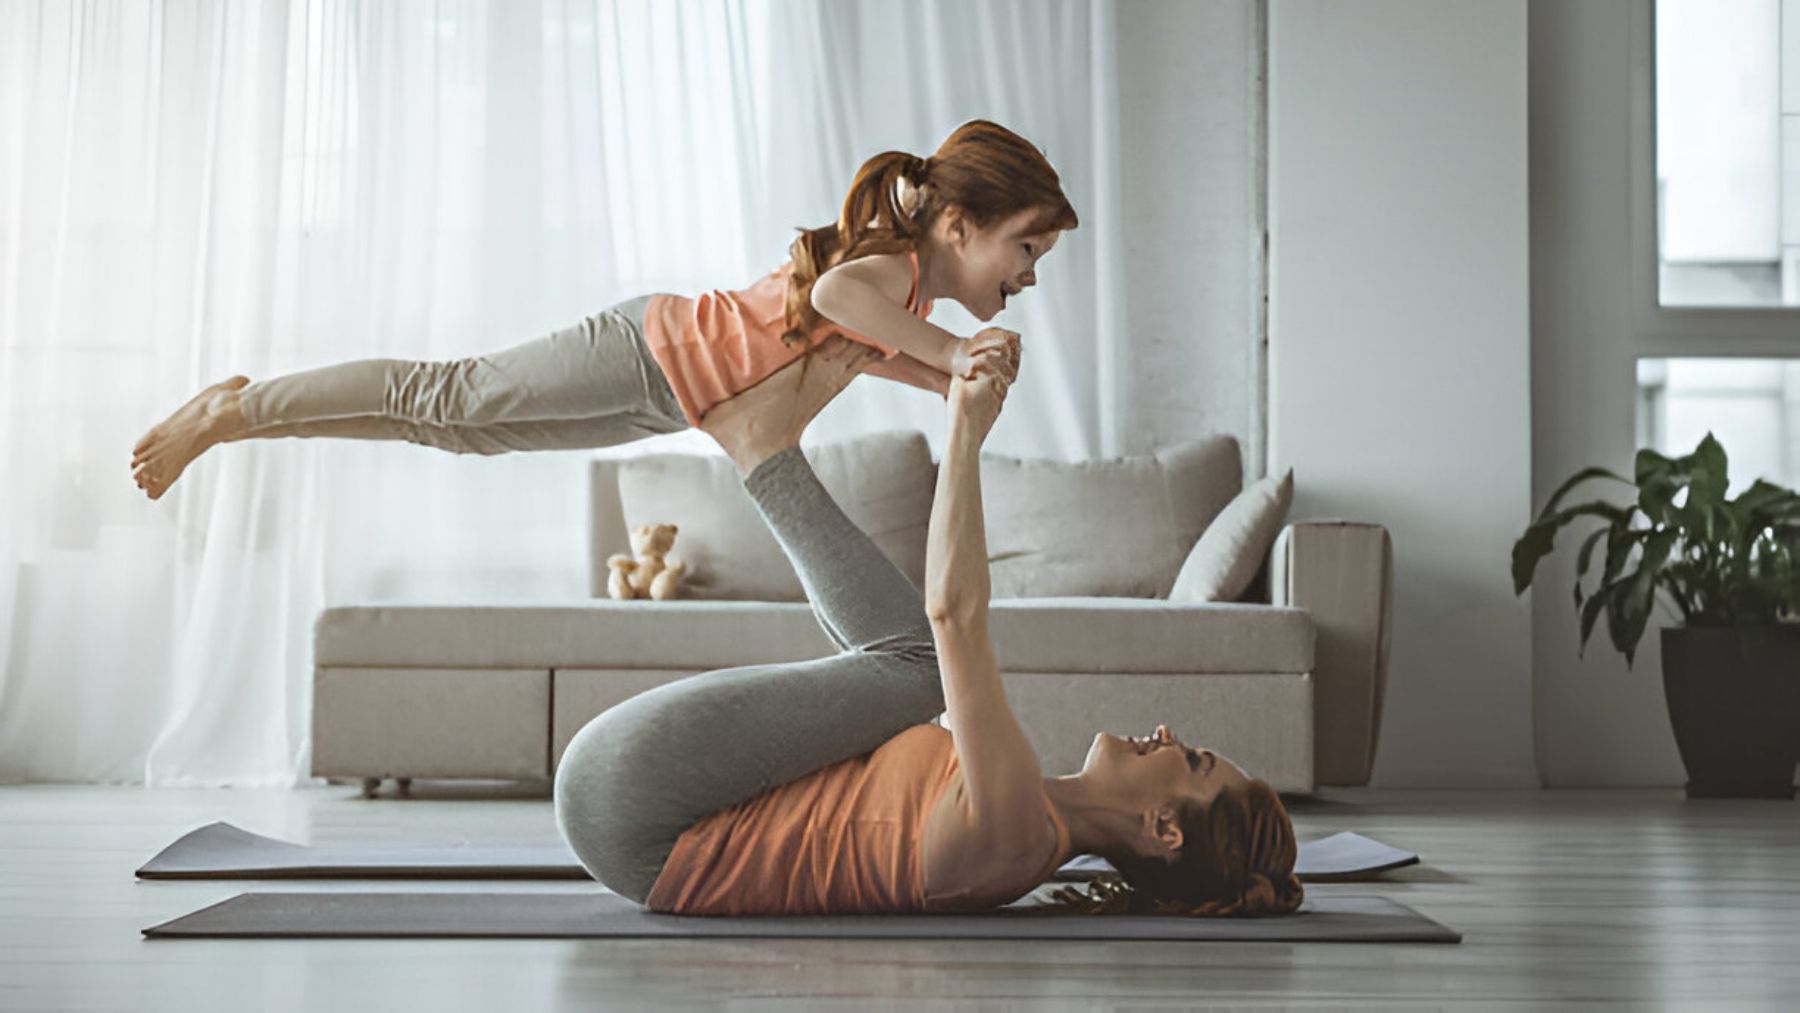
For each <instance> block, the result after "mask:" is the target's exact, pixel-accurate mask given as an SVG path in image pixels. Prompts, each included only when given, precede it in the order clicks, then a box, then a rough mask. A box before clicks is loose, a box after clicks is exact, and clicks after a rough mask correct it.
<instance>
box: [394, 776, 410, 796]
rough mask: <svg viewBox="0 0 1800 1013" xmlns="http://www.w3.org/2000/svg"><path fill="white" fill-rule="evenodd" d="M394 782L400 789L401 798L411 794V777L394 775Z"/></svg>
mask: <svg viewBox="0 0 1800 1013" xmlns="http://www.w3.org/2000/svg"><path fill="white" fill-rule="evenodd" d="M394 784H395V785H396V786H397V787H398V788H399V789H400V797H401V798H407V797H409V796H411V795H412V778H410V777H396V778H394Z"/></svg>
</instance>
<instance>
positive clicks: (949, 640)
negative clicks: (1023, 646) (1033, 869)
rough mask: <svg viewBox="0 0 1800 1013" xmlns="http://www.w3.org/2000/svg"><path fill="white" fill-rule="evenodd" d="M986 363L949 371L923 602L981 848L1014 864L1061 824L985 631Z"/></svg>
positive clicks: (1034, 857)
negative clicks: (1053, 822)
mask: <svg viewBox="0 0 1800 1013" xmlns="http://www.w3.org/2000/svg"><path fill="white" fill-rule="evenodd" d="M980 369H981V372H980V373H979V374H978V375H979V376H980V377H981V378H980V379H978V380H975V381H968V380H963V379H961V378H957V379H954V380H952V391H951V409H950V427H949V433H948V436H947V437H946V440H945V449H944V460H943V463H942V464H941V465H940V466H939V472H938V481H937V490H936V493H935V496H934V498H933V500H932V504H931V527H930V531H929V532H928V534H927V535H926V552H925V611H926V614H927V615H928V616H929V617H930V619H931V630H932V634H933V638H934V640H935V641H936V644H937V655H938V669H939V671H940V673H941V675H942V678H943V680H944V701H945V705H946V710H947V711H948V713H949V716H950V725H951V735H952V737H953V740H954V742H955V747H956V755H957V758H958V760H959V761H960V762H961V764H962V768H963V774H964V779H965V781H966V782H967V785H968V793H969V803H970V811H971V813H972V819H973V821H974V825H973V827H972V829H973V831H974V832H975V833H976V834H977V836H978V838H979V839H980V840H981V842H983V846H982V847H981V848H980V850H979V851H978V852H977V853H985V854H989V855H991V856H992V857H993V858H994V859H995V861H996V862H998V863H1000V864H1001V865H1002V866H1003V867H1009V866H1010V865H1011V863H1014V862H1022V863H1026V864H1029V863H1030V862H1033V861H1040V860H1042V858H1043V853H1044V851H1045V849H1046V846H1047V844H1046V840H1047V839H1051V838H1052V835H1053V833H1054V831H1053V830H1052V829H1051V827H1050V826H1049V824H1048V822H1047V821H1046V820H1045V818H1044V799H1043V778H1042V774H1041V772H1040V768H1039V764H1038V759H1037V756H1036V754H1035V753H1033V752H1032V749H1031V743H1030V742H1029V741H1028V740H1027V739H1026V737H1025V732H1024V729H1022V728H1020V727H1019V722H1018V719H1017V718H1016V717H1014V716H1013V712H1012V708H1011V707H1010V706H1009V705H1008V704H1007V702H1006V689H1005V687H1004V685H1003V684H1002V683H1001V681H1000V666H999V663H998V661H997V660H996V659H995V656H994V646H993V641H992V640H991V639H990V638H989V636H988V595H989V593H990V581H989V576H988V565H987V535H986V533H985V531H984V530H983V523H984V521H983V518H982V509H981V443H982V440H983V439H984V438H985V436H986V430H987V426H988V425H990V424H991V421H992V419H991V415H990V416H987V417H985V418H984V417H983V416H982V413H981V411H980V409H979V406H977V407H976V408H974V409H971V408H970V406H969V404H968V402H969V397H970V393H969V388H970V387H971V386H972V385H974V384H988V385H989V386H990V387H992V386H993V384H994V378H993V377H992V376H991V375H988V371H989V369H990V367H988V366H985V365H984V366H982V367H980ZM1002 389H1004V388H1003V386H1002ZM977 396H980V395H977ZM988 396H992V395H988ZM993 410H994V411H997V410H998V406H997V397H996V399H995V402H993Z"/></svg>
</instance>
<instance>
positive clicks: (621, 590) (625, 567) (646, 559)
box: [606, 524, 687, 601]
mask: <svg viewBox="0 0 1800 1013" xmlns="http://www.w3.org/2000/svg"><path fill="white" fill-rule="evenodd" d="M678 530H680V529H679V528H677V527H676V526H675V525H673V524H640V525H638V526H637V527H635V528H632V529H631V555H630V556H627V555H625V554H623V553H620V554H618V555H615V556H613V557H612V558H610V559H608V560H607V561H606V565H607V567H608V568H609V569H611V570H612V575H611V576H609V577H608V578H607V580H606V591H607V593H608V594H610V595H612V596H613V597H614V598H643V597H646V596H648V597H650V598H654V599H656V600H657V601H666V600H668V599H670V598H673V597H675V595H676V592H677V591H678V590H679V585H680V582H681V577H682V574H685V573H687V564H686V563H677V562H673V561H670V560H668V558H667V557H668V554H669V550H670V549H672V548H674V547H675V533H676V532H677V531H678ZM633 557H636V558H633Z"/></svg>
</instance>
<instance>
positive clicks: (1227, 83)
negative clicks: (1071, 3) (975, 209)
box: [1118, 0, 1264, 479]
mask: <svg viewBox="0 0 1800 1013" xmlns="http://www.w3.org/2000/svg"><path fill="white" fill-rule="evenodd" d="M1118 13H1119V21H1118V23H1119V56H1118V68H1119V87H1118V96H1119V111H1120V122H1119V145H1120V147H1121V149H1122V150H1124V151H1127V152H1137V153H1141V156H1142V157H1139V158H1136V159H1133V160H1132V161H1131V162H1129V163H1128V164H1127V165H1126V167H1125V178H1124V186H1123V194H1122V197H1123V201H1122V204H1121V209H1120V210H1121V215H1122V217H1123V219H1124V221H1123V225H1124V232H1125V251H1124V252H1125V257H1126V259H1127V261H1128V262H1129V264H1130V274H1129V278H1130V280H1129V282H1128V283H1127V286H1126V310H1125V312H1126V321H1127V326H1128V327H1129V328H1130V332H1131V338H1132V340H1131V346H1130V347H1131V350H1132V354H1133V357H1134V362H1133V363H1132V366H1131V376H1132V382H1133V387H1134V390H1133V394H1134V395H1135V396H1134V398H1133V399H1132V402H1131V404H1132V409H1131V412H1132V414H1131V415H1130V416H1129V417H1128V418H1127V419H1125V420H1124V425H1123V427H1122V430H1121V431H1122V433H1124V434H1125V436H1124V443H1125V449H1126V451H1127V452H1130V453H1141V452H1144V451H1148V450H1153V449H1155V448H1157V447H1162V446H1167V445H1168V444H1170V443H1174V442H1177V441H1180V440H1184V439H1191V438H1193V437H1194V436H1196V435H1204V434H1207V433H1229V434H1231V435H1232V436H1236V437H1237V438H1238V442H1239V444H1240V445H1241V447H1242V448H1243V452H1244V465H1245V472H1246V474H1247V476H1248V477H1249V478H1251V479H1254V478H1256V477H1257V476H1259V475H1260V474H1261V465H1262V460H1263V454H1262V451H1263V448H1262V440H1263V437H1262V428H1263V426H1262V417H1261V416H1262V404H1261V397H1262V395H1261V381H1262V361H1261V360H1262V354H1261V349H1260V340H1259V335H1258V322H1257V316H1258V314H1257V299H1258V296H1259V295H1260V292H1261V285H1262V280H1263V279H1262V266H1261V264H1260V263H1259V261H1258V259H1257V251H1258V250H1259V249H1260V246H1261V235H1262V228H1263V222H1262V217H1261V211H1260V206H1259V203H1258V197H1257V194H1258V190H1259V187H1260V184H1261V181H1262V179H1261V177H1262V169H1263V167H1262V149H1263V143H1264V142H1263V137H1262V129H1263V124H1262V113H1261V94H1260V91H1261V86H1260V74H1261V71H1262V68H1261V60H1260V49H1261V46H1262V38H1261V34H1262V32H1261V25H1260V14H1259V11H1258V5H1257V4H1255V3H1253V2H1251V0H1219V2H1208V3H1194V2H1192V0H1129V2H1125V3H1121V4H1120V5H1119V7H1118Z"/></svg>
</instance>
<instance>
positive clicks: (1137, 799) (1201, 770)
mask: <svg viewBox="0 0 1800 1013" xmlns="http://www.w3.org/2000/svg"><path fill="white" fill-rule="evenodd" d="M1081 776H1082V777H1083V778H1084V779H1085V780H1088V781H1090V782H1094V783H1098V784H1103V785H1105V786H1107V788H1108V789H1109V790H1111V791H1112V792H1113V793H1115V795H1116V797H1117V798H1118V799H1119V800H1120V801H1121V802H1124V803H1126V804H1128V805H1134V806H1136V805H1161V804H1165V803H1169V802H1173V801H1174V800H1178V799H1181V798H1191V799H1194V800H1196V801H1199V802H1201V803H1202V804H1211V802H1212V800H1213V799H1215V798H1217V797H1218V795H1219V792H1221V791H1223V790H1225V789H1226V788H1227V787H1232V786H1235V787H1237V788H1239V789H1242V788H1247V787H1249V784H1250V775H1249V774H1247V773H1245V772H1244V769H1243V768H1242V767H1239V766H1238V765H1237V764H1235V763H1233V762H1231V761H1230V760H1228V759H1226V758H1225V757H1223V756H1220V755H1219V754H1218V753H1215V752H1213V751H1212V750H1210V749H1202V748H1198V747H1194V746H1189V745H1187V744H1185V743H1183V742H1182V741H1181V740H1180V739H1178V738H1176V737H1175V734H1174V733H1173V732H1171V731H1169V727H1168V726H1167V725H1157V726H1156V730H1155V731H1153V732H1151V733H1150V734H1149V735H1146V736H1143V737H1141V738H1135V737H1134V738H1120V737H1119V736H1117V735H1109V734H1107V733H1106V732H1101V733H1100V734H1098V735H1096V736H1094V744H1093V745H1092V746H1090V747H1088V754H1087V760H1086V762H1085V763H1083V764H1082V767H1081Z"/></svg>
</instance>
